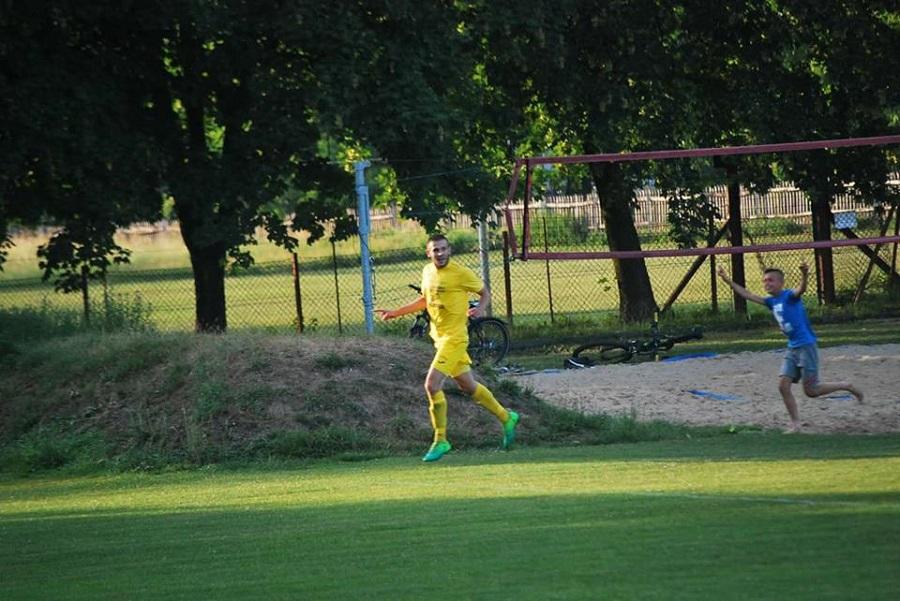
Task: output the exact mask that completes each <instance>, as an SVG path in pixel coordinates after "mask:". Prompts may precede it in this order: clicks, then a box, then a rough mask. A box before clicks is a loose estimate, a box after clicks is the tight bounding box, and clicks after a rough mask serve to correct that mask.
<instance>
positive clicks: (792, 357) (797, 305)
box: [719, 263, 863, 432]
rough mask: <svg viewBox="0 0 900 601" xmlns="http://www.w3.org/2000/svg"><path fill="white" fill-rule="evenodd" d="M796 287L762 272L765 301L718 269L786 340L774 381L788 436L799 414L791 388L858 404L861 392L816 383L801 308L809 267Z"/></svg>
mask: <svg viewBox="0 0 900 601" xmlns="http://www.w3.org/2000/svg"><path fill="white" fill-rule="evenodd" d="M800 274H801V278H800V285H799V286H798V287H797V288H794V289H791V288H788V289H785V287H784V272H783V271H781V270H780V269H774V268H770V269H766V270H765V273H763V288H765V290H766V292H767V293H768V294H769V296H768V297H762V296H758V295H756V294H753V293H752V292H750V291H749V290H747V289H746V288H744V287H743V286H741V285H740V284H735V283H734V281H732V279H731V278H730V277H728V274H727V273H726V272H725V268H723V267H719V276H720V277H721V278H722V279H723V280H724V281H725V283H726V284H728V285H729V286H731V288H732V289H733V290H734V291H735V292H736V293H737V294H739V295H740V296H742V297H744V298H746V299H747V300H748V301H751V302H754V303H759V304H760V305H765V306H766V307H768V308H769V310H770V311H772V315H773V316H775V320H776V321H777V322H778V325H779V326H780V327H781V331H782V332H784V334H785V336H787V338H788V345H787V350H786V351H785V354H784V362H783V363H782V365H781V376H780V378H779V381H778V391H779V392H780V393H781V398H782V399H784V406H785V407H787V411H788V415H790V416H791V426H790V428H788V432H799V431H800V414H799V412H798V410H797V400H796V399H795V398H794V394H793V392H791V384H793V383H796V382H799V381H800V380H801V376H802V379H803V392H805V393H806V396H808V397H817V396H822V395H823V394H829V393H831V392H835V391H837V390H846V391H847V392H849V393H851V394H852V395H853V396H855V397H856V400H857V401H859V402H862V400H863V394H862V392H861V391H860V390H859V389H858V388H857V387H856V386H854V385H853V384H850V383H849V382H834V383H827V382H820V381H819V350H818V347H817V346H816V335H815V334H814V333H813V331H812V327H811V326H810V325H809V317H807V315H806V307H804V306H803V300H802V298H801V297H802V296H803V293H804V292H806V284H807V280H808V279H809V265H807V264H806V263H802V264H801V265H800Z"/></svg>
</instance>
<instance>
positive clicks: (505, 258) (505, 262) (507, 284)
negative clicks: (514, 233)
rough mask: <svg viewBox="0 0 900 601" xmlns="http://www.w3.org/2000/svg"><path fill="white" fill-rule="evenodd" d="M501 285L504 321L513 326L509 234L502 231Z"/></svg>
mask: <svg viewBox="0 0 900 601" xmlns="http://www.w3.org/2000/svg"><path fill="white" fill-rule="evenodd" d="M503 284H504V287H505V288H506V321H507V322H508V323H509V325H513V307H512V278H511V277H510V274H509V232H508V231H506V230H503Z"/></svg>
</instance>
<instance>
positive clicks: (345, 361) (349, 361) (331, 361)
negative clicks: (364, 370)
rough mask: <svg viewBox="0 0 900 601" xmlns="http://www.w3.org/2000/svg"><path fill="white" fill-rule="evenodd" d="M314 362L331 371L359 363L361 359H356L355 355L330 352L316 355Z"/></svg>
mask: <svg viewBox="0 0 900 601" xmlns="http://www.w3.org/2000/svg"><path fill="white" fill-rule="evenodd" d="M313 362H314V363H315V364H316V366H317V367H321V368H324V369H328V370H331V371H338V370H341V369H346V368H348V367H353V366H355V365H359V361H358V360H357V359H354V358H353V357H345V356H343V355H340V354H338V353H335V352H328V353H325V354H324V355H320V356H318V357H316V358H315V359H314V360H313Z"/></svg>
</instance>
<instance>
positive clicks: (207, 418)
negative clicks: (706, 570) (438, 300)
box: [0, 334, 600, 464]
mask: <svg viewBox="0 0 900 601" xmlns="http://www.w3.org/2000/svg"><path fill="white" fill-rule="evenodd" d="M431 354H432V349H431V347H430V346H429V345H428V344H426V343H423V342H421V341H411V340H406V339H399V338H385V337H371V338H340V339H326V338H318V337H302V336H301V337H291V336H262V335H236V334H235V335H233V334H228V335H223V336H210V335H198V336H184V335H174V334H173V335H147V334H141V335H137V334H135V335H115V336H103V337H100V336H93V337H91V336H79V337H72V338H65V339H59V340H53V341H51V342H48V343H42V344H37V345H30V346H28V347H27V348H26V347H24V346H22V347H17V348H16V349H14V352H10V353H7V354H5V355H4V356H3V357H2V358H0V362H2V364H3V365H2V366H0V367H2V368H3V369H4V371H5V372H6V374H7V375H8V377H5V378H4V379H3V381H2V382H0V446H6V447H7V448H9V447H10V445H20V446H21V445H22V444H24V443H23V442H22V441H23V440H24V441H26V442H27V441H31V442H30V443H29V444H32V445H38V446H40V445H44V446H46V444H49V443H47V441H50V440H57V441H66V440H71V441H74V442H72V444H73V445H76V446H77V445H79V444H82V442H83V440H84V439H85V437H88V438H89V437H91V436H94V435H100V438H102V444H103V445H105V448H106V450H105V451H104V453H105V454H106V456H107V457H128V456H134V457H137V458H138V459H137V460H138V461H144V460H147V461H150V462H151V463H152V462H153V458H154V457H156V458H159V461H158V463H167V462H171V461H172V459H173V458H182V459H183V460H185V461H189V462H192V463H202V462H212V461H219V460H223V459H228V458H249V457H258V456H260V455H263V456H266V455H277V456H299V457H310V456H313V457H315V456H325V455H335V454H340V453H356V452H359V453H371V452H393V451H416V452H418V451H421V450H422V449H423V448H425V447H426V446H427V445H428V443H429V442H430V440H431V426H430V422H429V417H428V410H427V401H426V400H425V395H424V391H423V388H422V386H423V380H424V376H425V373H426V371H427V369H428V364H429V361H430V359H431ZM479 378H480V379H481V376H479ZM488 384H489V386H490V387H491V388H492V390H494V392H495V394H496V395H497V397H498V398H499V399H500V401H501V402H502V403H503V404H504V405H506V406H509V407H511V408H515V409H516V410H517V411H519V412H520V413H521V414H522V415H523V417H524V419H525V422H524V423H525V424H527V427H525V428H523V430H524V431H525V432H524V433H523V436H522V440H523V442H526V443H527V442H528V441H529V440H531V441H533V442H535V441H548V440H552V441H554V442H565V439H566V438H567V437H568V438H570V439H572V440H583V441H586V440H590V439H591V437H590V435H589V434H586V430H591V429H594V430H596V426H597V424H598V423H600V422H599V421H598V420H593V421H592V420H590V419H584V418H579V417H577V416H576V417H572V416H571V415H569V416H567V417H565V418H564V419H560V416H561V415H567V414H565V412H562V411H559V410H556V409H554V408H552V407H550V406H548V405H546V404H545V403H543V402H542V401H540V400H538V399H536V398H535V397H533V396H531V395H528V394H524V395H523V394H521V389H520V388H519V387H518V386H517V385H516V384H513V383H512V382H510V381H502V380H488ZM446 390H447V393H448V395H447V396H448V402H449V414H450V415H449V419H450V424H449V434H450V437H451V440H452V441H453V442H454V446H456V447H457V448H460V449H462V448H466V447H467V446H468V447H479V446H480V447H485V446H497V444H498V443H499V441H500V429H499V426H498V424H497V423H496V420H495V419H494V418H493V417H492V416H491V415H489V414H488V413H486V412H485V411H484V410H483V409H481V408H480V407H478V406H477V405H475V404H474V403H473V402H472V401H471V400H470V399H469V398H468V397H467V396H465V395H462V394H460V393H458V392H457V391H456V388H455V386H454V385H453V384H452V383H449V384H448V385H447V387H446ZM95 440H96V436H95ZM79 441H81V442H79ZM60 444H63V443H60ZM65 444H68V443H65ZM41 452H44V451H41ZM71 452H72V451H71V449H68V450H66V449H64V450H63V451H60V450H59V449H56V450H53V449H51V450H50V451H49V457H50V459H49V460H48V461H46V462H44V463H49V464H53V463H54V462H57V463H64V462H65V461H66V459H65V457H61V458H56V456H57V455H65V454H66V453H69V454H71ZM54 453H55V454H54ZM129 461H131V460H129Z"/></svg>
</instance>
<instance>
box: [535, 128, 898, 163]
mask: <svg viewBox="0 0 900 601" xmlns="http://www.w3.org/2000/svg"><path fill="white" fill-rule="evenodd" d="M885 144H900V135H894V136H872V137H868V138H842V139H836V140H812V141H807V142H781V143H777V144H753V145H749V146H723V147H720V148H691V149H688V150H648V151H639V152H612V153H605V154H580V155H572V156H556V157H528V158H526V159H525V160H526V161H527V162H528V164H531V165H547V164H553V165H564V164H567V163H618V162H623V161H648V160H659V159H683V158H690V157H714V156H730V155H737V154H764V153H767V152H797V151H800V150H818V149H824V148H848V147H854V146H882V145H885ZM520 160H521V159H520Z"/></svg>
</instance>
